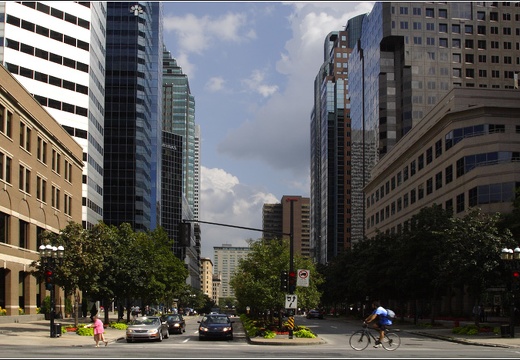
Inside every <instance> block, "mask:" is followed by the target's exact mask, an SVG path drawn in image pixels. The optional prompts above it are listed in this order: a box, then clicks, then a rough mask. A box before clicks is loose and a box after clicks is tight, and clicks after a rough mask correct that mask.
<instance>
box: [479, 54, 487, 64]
mask: <svg viewBox="0 0 520 360" xmlns="http://www.w3.org/2000/svg"><path fill="white" fill-rule="evenodd" d="M478 62H479V63H486V62H487V57H486V55H479V56H478Z"/></svg>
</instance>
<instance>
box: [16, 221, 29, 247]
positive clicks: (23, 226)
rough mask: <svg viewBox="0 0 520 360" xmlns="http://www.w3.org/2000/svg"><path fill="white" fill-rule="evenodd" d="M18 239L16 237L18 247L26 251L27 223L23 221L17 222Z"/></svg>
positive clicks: (27, 239) (27, 240)
mask: <svg viewBox="0 0 520 360" xmlns="http://www.w3.org/2000/svg"><path fill="white" fill-rule="evenodd" d="M18 224H19V226H20V231H19V237H18V246H19V247H21V248H23V249H27V247H28V246H29V223H28V222H26V221H23V220H19V223H18Z"/></svg>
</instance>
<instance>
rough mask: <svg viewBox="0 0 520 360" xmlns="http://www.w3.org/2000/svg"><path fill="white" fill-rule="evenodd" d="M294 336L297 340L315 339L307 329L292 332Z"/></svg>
mask: <svg viewBox="0 0 520 360" xmlns="http://www.w3.org/2000/svg"><path fill="white" fill-rule="evenodd" d="M294 336H296V337H297V338H309V339H314V338H315V337H316V335H314V333H313V332H312V331H310V330H308V329H300V330H297V331H295V332H294Z"/></svg>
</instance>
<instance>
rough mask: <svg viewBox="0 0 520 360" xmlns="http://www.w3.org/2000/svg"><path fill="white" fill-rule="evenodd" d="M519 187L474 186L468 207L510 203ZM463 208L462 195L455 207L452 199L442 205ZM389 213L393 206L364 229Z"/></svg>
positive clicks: (501, 184)
mask: <svg viewBox="0 0 520 360" xmlns="http://www.w3.org/2000/svg"><path fill="white" fill-rule="evenodd" d="M519 186H520V183H515V182H507V183H495V184H488V185H480V186H476V187H474V188H472V189H470V190H469V191H468V207H470V208H471V207H476V206H480V205H484V204H493V203H508V202H512V201H513V200H514V199H515V194H516V189H517V188H518V187H519ZM398 206H399V205H398ZM465 208H466V205H465V194H464V193H460V194H458V195H457V196H455V207H454V206H453V199H449V200H446V202H445V203H444V209H445V210H452V211H453V210H455V212H456V213H461V212H463V211H464V210H465ZM390 211H392V214H394V213H395V205H394V206H392V208H391V210H390V208H389V207H388V206H387V207H386V209H385V210H381V211H380V212H378V213H377V214H375V215H372V216H371V217H370V219H368V220H367V224H366V228H367V229H370V228H371V227H373V226H375V225H377V224H378V223H379V222H382V221H384V219H385V216H386V217H387V218H388V217H389V216H390ZM409 225H410V221H409V220H406V221H404V222H403V224H400V225H398V226H397V231H398V232H401V231H402V230H403V226H404V227H405V228H408V229H409ZM395 231H396V228H395V227H393V228H391V229H389V230H387V232H388V233H394V232H395Z"/></svg>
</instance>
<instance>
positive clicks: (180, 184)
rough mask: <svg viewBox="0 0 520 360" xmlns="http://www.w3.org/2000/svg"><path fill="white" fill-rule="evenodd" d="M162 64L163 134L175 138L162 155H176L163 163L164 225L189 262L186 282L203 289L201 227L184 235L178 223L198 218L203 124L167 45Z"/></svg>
mask: <svg viewBox="0 0 520 360" xmlns="http://www.w3.org/2000/svg"><path fill="white" fill-rule="evenodd" d="M162 64H163V65H162V71H163V77H162V86H163V95H162V96H163V101H162V102H163V116H162V118H163V123H162V133H163V137H164V138H166V139H173V140H174V141H175V150H173V149H172V148H171V147H168V146H167V144H163V154H165V156H166V153H172V154H175V157H174V158H173V159H174V161H169V162H167V161H166V159H163V163H162V174H163V175H162V176H163V178H165V181H166V182H165V183H163V190H162V191H163V194H162V200H161V202H162V205H163V206H162V209H163V213H162V224H163V227H164V228H165V229H166V231H167V233H168V235H169V236H170V237H172V238H173V239H174V243H173V251H174V253H175V255H176V256H177V257H178V258H179V259H181V260H182V261H184V263H185V264H186V267H187V269H188V272H189V275H188V279H187V283H188V284H190V285H191V286H193V287H194V288H200V264H199V260H200V250H201V249H200V241H201V240H200V235H201V233H200V226H199V224H198V223H196V222H190V223H189V226H190V231H188V233H187V235H188V236H186V237H181V236H180V225H179V224H181V223H182V222H183V220H197V219H198V212H199V210H198V193H199V183H200V127H199V126H198V125H196V124H195V98H194V96H193V95H192V94H191V91H190V85H189V79H188V76H187V75H186V74H184V73H183V72H182V68H181V67H180V66H179V65H178V64H177V61H176V60H175V59H174V58H172V56H171V53H170V52H169V51H168V50H167V49H166V48H163V58H162ZM168 159H170V157H168ZM166 178H169V179H166ZM168 187H169V188H168ZM166 204H168V207H166V206H164V205H166Z"/></svg>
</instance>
